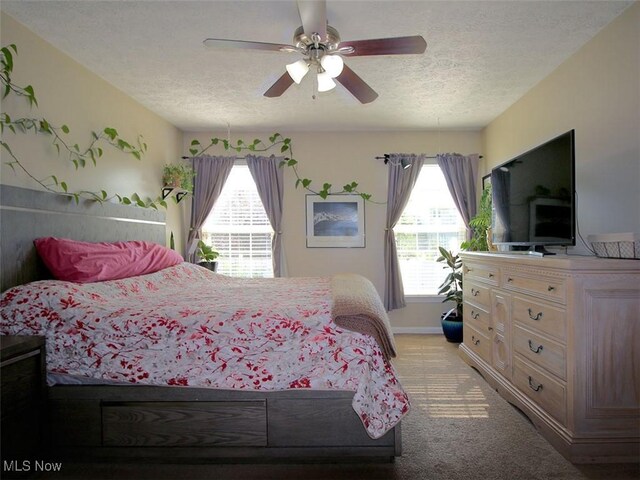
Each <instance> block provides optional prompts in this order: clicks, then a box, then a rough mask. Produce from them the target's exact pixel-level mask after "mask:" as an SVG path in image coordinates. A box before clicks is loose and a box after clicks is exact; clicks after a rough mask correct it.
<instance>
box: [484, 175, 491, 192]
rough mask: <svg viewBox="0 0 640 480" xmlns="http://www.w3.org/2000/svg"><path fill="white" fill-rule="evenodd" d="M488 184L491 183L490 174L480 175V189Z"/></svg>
mask: <svg viewBox="0 0 640 480" xmlns="http://www.w3.org/2000/svg"><path fill="white" fill-rule="evenodd" d="M488 185H491V174H490V173H487V174H486V175H485V176H484V177H482V191H484V189H485V188H487V186H488Z"/></svg>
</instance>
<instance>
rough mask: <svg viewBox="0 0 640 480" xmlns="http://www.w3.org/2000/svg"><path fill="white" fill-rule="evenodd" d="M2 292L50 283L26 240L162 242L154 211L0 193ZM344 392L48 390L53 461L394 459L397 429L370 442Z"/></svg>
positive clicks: (160, 220) (18, 191)
mask: <svg viewBox="0 0 640 480" xmlns="http://www.w3.org/2000/svg"><path fill="white" fill-rule="evenodd" d="M0 210H1V211H0V214H1V215H0V219H1V222H2V225H1V228H0V230H1V239H0V260H1V261H2V279H1V282H2V285H1V289H2V291H4V290H6V289H8V288H10V287H12V286H14V285H18V284H23V283H26V282H30V281H34V280H39V279H43V278H49V277H48V272H47V271H46V269H45V268H44V266H43V265H42V264H41V262H40V261H39V259H38V258H37V255H36V252H35V248H34V246H33V240H34V239H35V238H38V237H45V236H57V237H65V238H72V239H75V240H84V241H116V240H148V241H154V242H157V243H160V244H163V245H164V244H165V242H166V224H165V216H164V213H163V212H157V211H155V210H150V209H142V208H137V207H128V206H123V205H115V204H98V203H95V202H85V203H83V202H81V203H80V204H79V205H76V204H75V203H74V202H73V201H72V200H70V199H68V198H65V197H63V196H61V195H56V194H51V193H47V192H41V191H34V190H27V189H23V188H18V187H11V186H6V185H0ZM353 395H354V394H353V392H345V391H312V390H287V391H278V392H255V391H231V390H216V389H206V388H191V387H170V386H141V385H55V386H53V387H49V388H48V405H49V407H48V418H49V422H48V423H49V428H48V432H49V435H48V438H49V441H48V449H49V453H50V455H51V456H52V458H58V459H62V458H65V459H70V460H73V459H78V460H82V461H88V460H95V461H105V460H109V461H127V460H131V461H133V460H136V461H140V460H150V461H154V462H220V461H241V460H243V461H247V460H249V461H283V460H292V459H305V460H316V461H317V460H330V461H336V460H355V459H358V460H363V459H367V460H377V461H380V460H383V461H393V460H394V458H395V457H396V456H399V455H401V453H402V448H401V436H400V424H398V425H397V426H396V427H395V428H394V429H392V430H390V431H389V432H387V434H386V435H384V436H383V437H382V438H380V439H377V440H373V439H371V438H370V437H369V436H368V434H367V433H366V431H365V429H364V426H363V425H362V422H361V421H360V418H359V417H358V415H357V414H356V413H355V411H354V410H353V408H352V406H351V402H352V399H353Z"/></svg>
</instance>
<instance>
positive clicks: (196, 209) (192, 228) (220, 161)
mask: <svg viewBox="0 0 640 480" xmlns="http://www.w3.org/2000/svg"><path fill="white" fill-rule="evenodd" d="M234 161H235V157H212V156H210V155H202V156H201V157H194V158H193V159H192V164H193V170H194V171H195V174H196V176H195V178H194V179H193V199H192V202H191V222H190V224H189V232H188V234H187V243H186V246H185V252H184V258H186V259H187V260H188V261H190V262H195V254H194V253H193V252H194V250H195V247H196V245H197V244H198V241H199V240H200V239H201V238H202V225H203V224H204V221H205V220H206V219H207V217H208V216H209V213H211V209H212V208H213V205H214V204H215V203H216V200H217V199H218V197H219V196H220V192H222V187H224V184H225V182H226V181H227V177H229V173H231V169H232V168H233V163H234Z"/></svg>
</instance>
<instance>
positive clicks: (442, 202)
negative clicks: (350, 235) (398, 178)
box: [394, 164, 466, 295]
mask: <svg viewBox="0 0 640 480" xmlns="http://www.w3.org/2000/svg"><path fill="white" fill-rule="evenodd" d="M394 231H395V236H396V245H397V248H398V260H399V262H400V271H401V272H402V282H403V286H404V293H405V294H406V295H436V294H437V293H438V286H439V285H440V284H441V283H442V281H443V280H444V278H445V277H446V275H447V271H446V270H445V269H444V268H443V267H442V263H438V262H436V259H437V258H438V257H439V256H440V253H439V252H438V247H439V246H443V247H444V248H446V249H447V250H453V251H454V252H457V251H458V250H459V249H460V244H461V243H462V242H463V241H464V240H465V238H466V237H465V232H466V229H465V225H464V222H463V221H462V218H461V217H460V214H459V213H458V209H457V208H456V206H455V204H454V203H453V199H452V198H451V194H450V193H449V188H448V187H447V183H446V181H445V179H444V175H443V173H442V170H440V167H439V166H438V165H437V164H426V165H424V166H423V167H422V170H421V171H420V175H419V176H418V181H417V182H416V185H415V187H414V188H413V191H412V192H411V197H410V198H409V202H408V203H407V206H406V207H405V209H404V212H402V216H401V217H400V220H399V221H398V224H397V225H396V226H395V228H394Z"/></svg>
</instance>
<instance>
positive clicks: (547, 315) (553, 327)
mask: <svg viewBox="0 0 640 480" xmlns="http://www.w3.org/2000/svg"><path fill="white" fill-rule="evenodd" d="M511 308H512V310H511V312H512V316H513V320H514V322H518V323H521V324H522V325H524V326H527V327H529V328H533V329H535V330H537V331H540V332H543V333H545V334H547V335H550V336H552V337H554V338H557V339H558V340H560V341H562V342H564V341H565V339H566V337H567V321H566V312H565V310H564V309H563V308H557V307H552V306H551V305H547V304H546V303H543V302H540V301H538V300H537V299H533V298H527V297H519V296H517V295H514V297H513V303H512V306H511Z"/></svg>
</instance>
